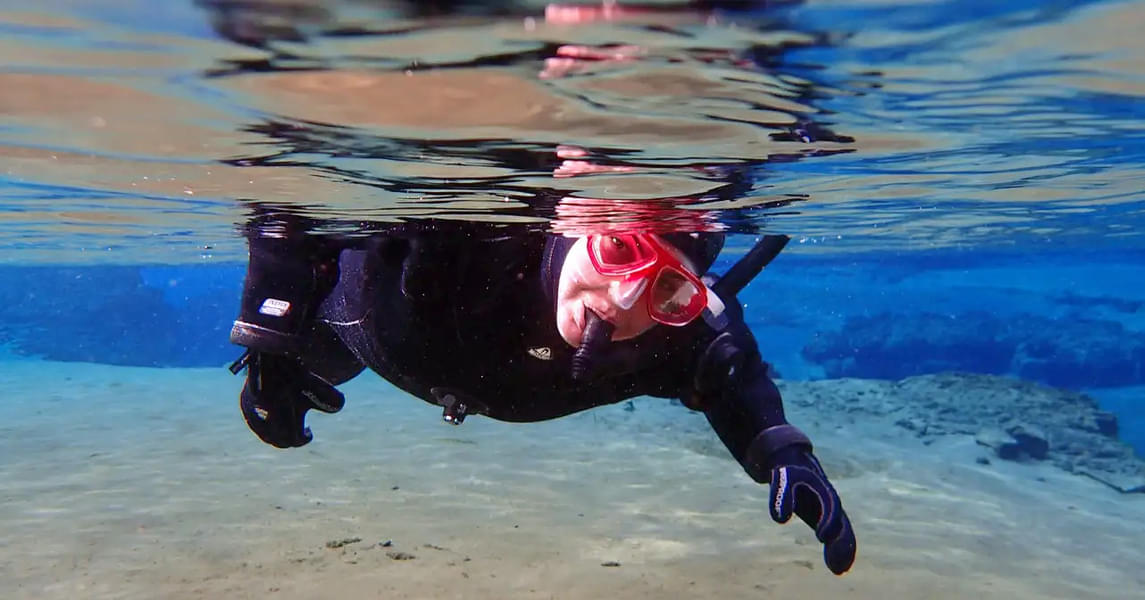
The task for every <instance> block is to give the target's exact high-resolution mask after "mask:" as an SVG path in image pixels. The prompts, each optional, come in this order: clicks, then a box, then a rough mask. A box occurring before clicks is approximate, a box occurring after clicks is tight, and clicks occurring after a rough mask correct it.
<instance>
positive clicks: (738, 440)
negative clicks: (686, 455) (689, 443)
mask: <svg viewBox="0 0 1145 600" xmlns="http://www.w3.org/2000/svg"><path fill="white" fill-rule="evenodd" d="M733 302H734V299H733ZM731 305H732V306H737V305H736V304H731ZM733 319H734V320H733V324H732V326H730V327H729V328H728V329H727V330H726V331H724V332H722V333H721V334H719V335H718V336H716V337H715V338H714V339H713V340H712V341H711V342H710V343H708V344H707V347H706V348H705V349H704V351H703V352H702V354H701V356H700V360H699V366H698V368H697V369H696V377H695V382H694V387H695V394H696V396H695V398H696V399H698V406H696V405H695V404H696V401H695V400H693V402H692V404H693V407H694V408H698V409H700V410H702V411H703V412H704V415H705V416H706V417H707V418H708V422H709V423H711V425H712V429H714V430H715V432H716V435H718V436H719V438H720V440H722V441H723V443H724V445H725V446H727V448H728V451H729V452H731V454H732V456H734V457H735V459H736V460H737V461H739V463H740V464H741V465H742V466H743V468H744V470H745V471H747V473H748V474H749V475H751V477H752V478H753V479H755V480H756V481H760V482H766V481H768V478H769V477H770V476H769V475H768V474H767V472H766V471H767V469H766V468H765V467H764V465H761V464H759V459H758V458H757V457H756V456H755V455H756V453H755V452H752V451H751V450H752V444H753V442H754V441H755V440H756V438H757V437H758V436H759V434H760V433H761V432H763V431H764V430H767V429H769V428H771V427H775V426H778V425H786V424H787V418H786V416H785V415H784V412H783V398H782V396H781V395H780V393H779V389H778V388H777V387H776V386H775V382H773V381H772V380H771V377H769V376H768V371H769V367H768V365H767V363H765V362H763V360H762V359H761V357H760V355H759V351H758V350H757V346H756V343H755V339H754V338H753V337H752V335H751V332H750V331H748V329H747V326H746V325H744V323H743V319H742V315H739V314H735V315H733Z"/></svg>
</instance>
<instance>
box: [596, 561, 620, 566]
mask: <svg viewBox="0 0 1145 600" xmlns="http://www.w3.org/2000/svg"><path fill="white" fill-rule="evenodd" d="M600 566H602V567H619V566H620V563H619V562H618V561H615V560H606V561H604V562H602V563H600Z"/></svg>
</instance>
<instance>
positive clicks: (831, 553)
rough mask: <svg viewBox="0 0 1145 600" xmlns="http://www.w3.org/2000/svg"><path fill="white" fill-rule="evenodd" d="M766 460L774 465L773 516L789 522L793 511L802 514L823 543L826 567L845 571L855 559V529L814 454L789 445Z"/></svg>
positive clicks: (779, 520)
mask: <svg viewBox="0 0 1145 600" xmlns="http://www.w3.org/2000/svg"><path fill="white" fill-rule="evenodd" d="M767 462H768V464H769V465H770V466H771V494H770V495H769V498H770V502H769V503H768V510H769V511H770V512H771V518H772V519H774V520H775V521H776V522H777V523H786V522H787V521H789V520H790V519H791V515H792V513H794V514H796V515H799V518H800V519H802V520H803V522H804V523H807V525H808V526H810V527H811V528H812V529H814V530H815V537H816V538H818V539H819V541H820V542H821V543H822V544H823V561H824V562H825V563H827V568H828V569H831V572H832V573H834V574H836V575H842V574H843V573H846V572H847V570H848V569H850V568H851V564H852V563H854V562H855V548H856V542H855V530H854V529H852V528H851V520H850V519H848V518H847V513H846V512H844V511H843V503H842V501H841V500H839V494H838V493H837V492H835V488H834V487H832V486H831V482H829V481H827V475H826V474H825V473H824V472H823V467H821V466H820V465H819V461H818V460H817V459H816V458H815V455H813V454H812V453H811V452H809V451H808V450H807V449H806V448H804V447H801V446H797V445H793V446H786V447H784V448H780V449H779V450H777V451H776V452H775V453H774V454H773V455H772V456H769V457H768V461H767Z"/></svg>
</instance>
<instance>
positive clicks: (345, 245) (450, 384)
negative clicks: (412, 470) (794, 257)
mask: <svg viewBox="0 0 1145 600" xmlns="http://www.w3.org/2000/svg"><path fill="white" fill-rule="evenodd" d="M309 229H311V226H310V224H307V223H306V222H305V220H303V219H300V218H299V217H297V216H296V215H291V214H287V213H282V212H279V213H275V212H268V213H266V214H263V215H260V216H258V217H256V218H255V219H253V220H252V221H251V222H250V223H249V224H248V225H247V228H246V232H245V235H246V236H247V239H248V244H249V250H250V263H249V266H248V271H247V275H246V280H245V288H244V290H243V296H242V302H241V308H240V314H239V317H238V319H237V320H236V322H235V324H234V327H233V329H232V332H231V340H232V342H234V343H236V344H239V345H241V346H245V347H246V348H247V351H246V353H244V354H243V356H242V357H241V358H240V359H239V360H238V361H236V362H235V364H234V365H232V367H231V370H232V371H233V372H235V373H238V372H240V371H242V370H243V369H244V368H245V369H246V384H245V385H244V387H243V389H242V392H241V394H240V405H241V409H242V414H243V416H244V418H245V419H246V422H247V424H248V425H249V426H250V428H251V430H252V431H253V432H254V433H255V434H256V435H257V436H258V437H259V438H260V439H262V440H263V441H264V442H266V443H268V444H271V445H274V446H276V447H279V448H290V447H298V446H302V445H305V444H307V443H309V442H310V441H311V439H312V437H313V436H312V433H311V431H310V429H309V428H308V427H307V426H306V424H305V415H306V412H307V411H308V410H310V409H317V410H320V411H323V412H327V413H335V412H338V411H339V410H340V409H341V408H342V406H343V404H344V398H343V396H342V394H341V392H339V391H338V390H337V389H336V387H335V386H337V385H339V384H341V383H344V382H346V381H348V380H350V379H351V378H353V377H355V376H356V375H358V374H359V373H360V372H362V371H363V370H364V369H365V368H367V367H368V368H370V369H372V370H374V371H376V372H377V373H379V374H380V375H381V376H382V377H384V378H385V379H387V380H389V381H390V382H392V383H393V384H394V385H396V386H397V387H399V388H401V389H402V390H404V391H406V392H408V393H410V394H412V395H414V396H416V397H418V398H421V399H422V400H425V401H427V402H430V403H433V404H436V405H439V406H441V407H442V409H443V417H444V419H445V421H447V422H449V423H452V424H460V423H462V422H463V421H464V420H465V418H466V417H467V416H469V415H484V416H486V417H489V418H493V419H498V420H502V421H512V422H535V421H542V420H547V419H554V418H558V417H561V416H564V415H568V414H571V413H575V412H578V411H582V410H586V409H590V408H593V407H596V406H601V405H605V404H611V403H616V402H620V401H622V400H625V399H628V398H632V397H634V396H639V395H648V396H656V397H663V398H679V399H680V400H681V401H682V402H683V404H684V405H685V406H687V407H688V408H690V409H692V410H697V411H702V412H703V413H704V414H705V415H706V416H707V419H708V421H709V422H710V423H711V425H712V428H713V429H714V430H715V432H716V434H717V435H718V436H719V437H720V439H721V440H722V441H723V442H724V444H725V445H726V446H727V448H728V450H729V451H730V452H731V454H732V455H733V456H734V457H735V458H736V460H737V461H739V463H740V464H741V465H742V466H743V468H744V470H745V471H746V472H747V474H748V475H750V476H751V477H752V479H754V480H755V481H756V482H758V483H761V484H763V483H766V484H769V485H770V495H769V501H768V508H769V511H770V514H771V517H772V518H773V519H774V520H776V521H777V522H780V523H784V522H787V521H788V520H789V519H790V518H791V516H792V515H793V514H794V515H798V516H799V517H800V518H801V519H802V520H803V521H804V522H806V523H807V524H808V525H809V526H810V527H811V528H812V529H814V531H815V535H816V536H817V538H818V539H819V541H820V542H822V544H823V547H824V559H825V562H826V564H827V566H828V568H829V569H830V570H831V571H832V572H834V573H836V574H842V573H844V572H846V571H847V570H848V569H849V568H850V567H851V564H852V562H853V561H854V557H855V550H856V541H855V534H854V531H853V529H852V527H851V523H850V520H849V519H848V517H847V514H846V513H845V512H844V510H843V506H842V503H841V501H840V499H839V496H838V494H837V493H836V491H835V489H834V488H833V487H832V485H831V483H830V482H829V481H828V479H827V475H826V474H825V473H824V471H823V468H822V467H821V466H820V464H819V461H818V460H817V459H816V458H815V456H814V454H813V451H812V444H811V441H810V440H809V439H808V438H807V436H806V435H804V434H803V433H802V432H800V430H799V429H797V428H796V427H794V426H793V425H791V424H789V423H788V422H787V420H786V418H785V416H784V411H783V403H782V400H781V398H780V394H779V391H778V390H777V389H776V386H775V384H774V383H773V382H772V381H771V379H770V378H769V377H768V366H767V364H766V363H764V362H763V360H762V359H761V357H760V355H759V352H758V349H757V346H756V342H755V339H754V338H753V336H752V334H751V332H750V331H749V330H748V328H747V326H746V325H745V323H744V319H743V314H742V307H741V304H740V302H739V301H738V300H737V299H736V294H737V292H739V291H740V290H741V289H742V288H743V287H744V286H745V285H747V283H749V282H750V281H751V280H752V278H754V277H755V276H756V275H757V274H758V273H759V272H760V270H761V269H762V268H763V267H764V265H766V264H767V262H769V261H770V260H771V259H772V258H773V257H774V256H775V255H777V254H778V253H779V251H780V250H781V249H782V247H783V245H784V244H785V243H786V241H787V238H786V237H785V236H763V237H762V238H761V239H760V241H759V242H758V243H757V245H756V246H755V247H754V248H753V249H752V250H751V251H750V252H749V253H748V254H747V255H745V256H744V257H743V258H742V259H741V260H740V261H739V262H738V263H736V264H735V265H734V266H733V267H732V268H731V269H730V270H728V272H727V273H725V274H723V275H722V276H717V275H716V274H711V273H706V271H707V269H708V268H709V267H710V266H711V265H712V264H713V262H714V261H715V259H716V257H717V255H718V253H719V251H720V249H721V248H722V245H723V236H722V234H719V233H656V232H655V231H654V230H652V229H648V228H644V229H641V228H638V227H637V228H629V229H628V230H624V229H613V230H602V231H600V232H599V233H592V232H588V233H587V234H585V235H579V236H566V235H559V234H553V233H548V232H543V231H537V230H535V228H528V227H525V226H519V225H495V224H490V223H473V222H459V221H445V220H426V221H420V222H414V223H407V224H400V225H393V226H385V227H384V228H383V229H382V232H381V233H373V234H370V235H368V236H364V237H363V236H359V237H352V238H339V237H336V236H330V235H327V236H320V235H311V234H308V233H306V231H307V230H309Z"/></svg>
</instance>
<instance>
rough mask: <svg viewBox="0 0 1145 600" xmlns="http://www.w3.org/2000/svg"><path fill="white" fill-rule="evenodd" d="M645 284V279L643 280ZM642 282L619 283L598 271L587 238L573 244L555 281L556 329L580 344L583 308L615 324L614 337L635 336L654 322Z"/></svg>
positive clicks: (562, 335)
mask: <svg viewBox="0 0 1145 600" xmlns="http://www.w3.org/2000/svg"><path fill="white" fill-rule="evenodd" d="M644 283H646V282H644ZM645 287H646V285H644V284H643V283H642V282H633V283H631V284H621V282H619V281H618V280H617V278H616V277H605V276H604V275H601V274H600V273H598V272H597V270H596V268H595V267H593V266H592V261H591V260H589V257H588V242H587V238H583V237H582V238H580V239H578V240H577V241H576V243H575V244H573V247H572V249H571V250H569V253H568V256H566V257H565V264H564V266H563V267H562V268H561V277H560V281H559V283H558V284H557V329H558V330H560V332H561V337H562V338H564V340H565V341H566V342H568V343H569V345H571V346H573V347H577V346H580V340H581V337H582V336H583V335H584V326H585V323H584V311H585V309H586V308H587V309H589V310H591V311H593V312H595V313H596V314H597V315H598V316H599V317H600V318H602V319H604V320H605V321H608V322H609V323H612V324H613V325H615V326H616V331H614V332H613V334H612V339H613V340H626V339H629V338H634V337H636V336H638V335H640V334H642V333H644V332H645V331H648V330H649V329H651V328H652V326H653V325H655V324H656V321H654V320H652V317H651V316H649V315H648V307H647V305H646V302H645V301H644V299H643V297H642V296H643V294H644V293H645V290H644V288H645Z"/></svg>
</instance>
